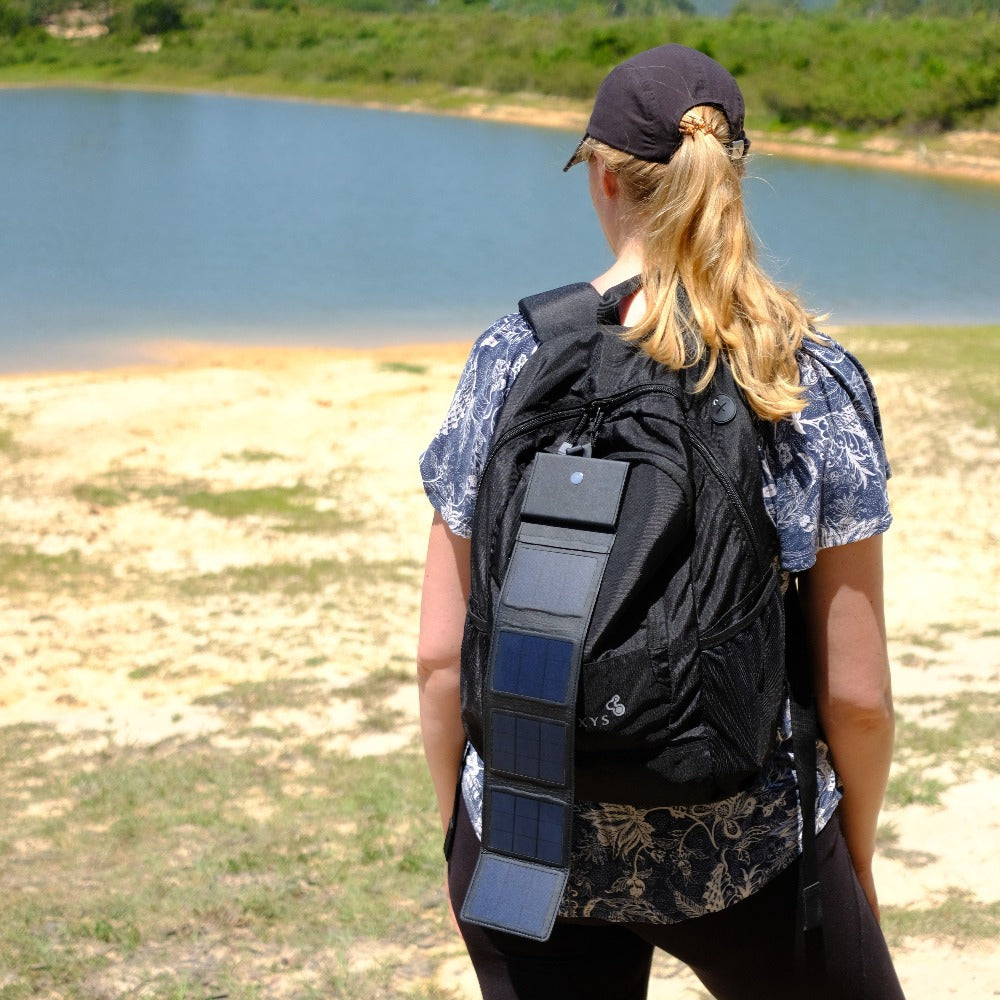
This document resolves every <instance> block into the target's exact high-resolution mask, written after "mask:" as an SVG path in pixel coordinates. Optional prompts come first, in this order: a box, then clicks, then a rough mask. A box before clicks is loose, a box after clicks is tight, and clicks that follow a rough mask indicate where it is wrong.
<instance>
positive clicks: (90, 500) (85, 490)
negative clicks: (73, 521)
mask: <svg viewBox="0 0 1000 1000" xmlns="http://www.w3.org/2000/svg"><path fill="white" fill-rule="evenodd" d="M73 496H74V497H75V498H76V499H77V500H79V501H80V502H81V503H86V504H96V505H97V506H98V507H120V506H121V505H122V504H126V503H128V501H129V497H128V494H127V493H125V492H123V491H122V490H119V489H115V487H113V486H102V485H100V484H98V483H77V485H76V486H74V487H73Z"/></svg>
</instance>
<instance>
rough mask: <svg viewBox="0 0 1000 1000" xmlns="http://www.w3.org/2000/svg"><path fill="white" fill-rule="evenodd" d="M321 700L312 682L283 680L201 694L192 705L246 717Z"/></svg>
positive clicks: (310, 704)
mask: <svg viewBox="0 0 1000 1000" xmlns="http://www.w3.org/2000/svg"><path fill="white" fill-rule="evenodd" d="M322 700H323V696H322V693H321V691H320V689H319V685H318V684H317V683H316V682H315V681H312V680H308V679H303V678H299V677H287V678H283V679H280V680H277V679H276V680H266V681H242V682H240V683H239V684H234V685H232V686H231V687H228V688H226V689H225V691H221V692H218V693H216V694H209V695H201V696H200V697H198V698H195V700H194V701H193V703H192V704H195V705H211V706H213V707H215V708H219V709H222V710H224V711H227V712H235V713H237V714H239V715H243V716H248V715H250V714H251V713H253V712H263V711H266V710H268V709H274V708H308V707H311V706H314V705H317V704H319V703H320V702H321V701H322Z"/></svg>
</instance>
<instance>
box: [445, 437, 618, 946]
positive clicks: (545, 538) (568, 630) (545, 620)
mask: <svg viewBox="0 0 1000 1000" xmlns="http://www.w3.org/2000/svg"><path fill="white" fill-rule="evenodd" d="M627 474H628V465H627V464H626V463H623V462H611V461H605V460H602V459H590V458H580V457H577V456H570V455H556V454H547V453H546V454H540V455H537V456H536V457H535V464H534V467H533V469H532V473H531V479H530V481H529V485H528V490H527V494H526V497H525V501H524V504H523V506H522V509H521V524H520V528H519V531H518V535H517V540H516V542H515V545H514V550H513V553H512V555H511V559H510V562H509V563H508V566H507V572H506V574H505V576H504V580H503V585H502V587H501V591H500V597H499V600H498V604H497V607H496V608H495V609H494V622H495V625H494V629H493V633H492V636H491V650H492V655H491V660H490V666H489V675H488V679H487V685H486V690H485V691H484V697H483V704H484V712H485V720H484V721H485V727H484V728H485V740H486V742H485V747H484V763H485V767H486V772H485V782H484V799H483V844H482V849H481V851H480V856H479V861H478V862H477V865H476V870H475V872H474V873H473V877H472V882H471V884H470V886H469V890H468V893H467V895H466V899H465V902H464V904H463V907H462V918H463V919H464V920H467V921H470V922H472V923H477V924H481V925H483V926H485V927H492V928H497V929H500V930H505V931H509V932H510V933H513V934H520V935H522V936H524V937H529V938H535V939H537V940H542V941H544V940H546V939H547V938H548V936H549V934H550V933H551V931H552V925H553V923H554V921H555V918H556V914H557V913H558V910H559V904H560V902H561V900H562V895H563V892H564V891H565V887H566V880H567V879H568V877H569V855H570V835H571V830H572V809H573V764H572V761H573V736H574V728H575V725H576V694H577V685H578V682H579V670H580V660H581V656H582V650H583V643H584V639H585V637H586V634H587V629H588V627H589V625H590V618H591V615H592V614H593V610H594V604H595V602H596V600H597V594H598V591H599V590H600V586H601V581H602V579H603V576H604V571H605V568H606V566H607V560H608V556H609V554H610V552H611V547H612V545H613V544H614V538H615V535H614V528H615V525H616V523H617V519H618V511H619V507H620V504H621V497H622V494H623V490H624V486H625V479H626V476H627Z"/></svg>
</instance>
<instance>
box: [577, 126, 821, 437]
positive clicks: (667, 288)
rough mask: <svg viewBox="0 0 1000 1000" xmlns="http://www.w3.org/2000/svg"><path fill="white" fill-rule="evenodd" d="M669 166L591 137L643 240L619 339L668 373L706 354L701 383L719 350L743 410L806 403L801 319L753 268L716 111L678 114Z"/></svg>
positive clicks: (771, 416)
mask: <svg viewBox="0 0 1000 1000" xmlns="http://www.w3.org/2000/svg"><path fill="white" fill-rule="evenodd" d="M680 130H681V133H682V135H683V139H682V142H681V145H680V147H679V148H678V150H677V152H676V153H674V155H673V157H672V158H671V160H670V162H669V163H652V162H650V161H647V160H640V159H637V158H636V157H634V156H631V155H630V154H628V153H622V152H620V151H619V150H616V149H613V148H612V147H610V146H607V145H605V144H604V143H602V142H599V141H597V140H596V139H591V138H588V139H586V140H585V143H584V149H582V150H581V154H582V156H581V158H583V159H590V158H591V157H592V156H593V155H597V156H599V157H600V158H601V159H602V160H603V161H604V163H605V165H606V167H607V169H608V170H609V171H611V172H612V173H613V174H615V175H616V177H617V180H618V185H619V189H620V191H621V192H622V194H623V196H624V199H625V203H626V205H627V206H628V212H629V213H630V214H631V216H632V217H631V218H629V219H627V222H628V223H629V224H630V226H631V228H632V229H633V231H634V232H636V233H637V235H638V238H639V240H640V243H641V251H642V258H643V274H642V282H643V290H644V292H645V296H646V313H645V316H644V317H643V318H642V320H640V322H639V323H638V324H637V325H636V326H633V327H630V328H628V329H626V330H625V332H624V334H623V336H624V337H625V338H626V339H628V340H631V341H634V342H635V343H636V344H638V345H639V346H640V347H641V348H642V349H643V350H645V351H646V352H647V353H649V354H650V355H651V356H652V357H653V358H655V359H656V360H657V361H660V362H661V363H663V364H665V365H667V366H668V367H670V368H683V367H687V366H691V365H695V364H697V363H698V362H700V361H701V360H702V359H703V358H705V359H706V369H705V374H704V377H703V378H702V379H701V380H700V381H699V383H698V388H699V389H702V388H704V387H705V386H707V385H708V383H709V381H710V380H711V378H712V374H713V373H714V371H715V367H716V365H717V364H718V361H719V356H720V354H722V353H723V352H724V353H725V356H726V358H727V360H728V361H729V364H730V367H731V369H732V372H733V376H734V378H735V380H736V382H737V383H738V384H739V385H740V387H741V388H742V389H743V392H744V393H745V394H746V399H747V402H748V403H749V405H750V407H751V408H752V409H753V411H754V412H755V413H756V414H757V415H758V416H760V417H762V418H764V419H766V420H780V419H781V418H782V417H786V416H788V415H790V414H792V413H796V412H798V411H799V410H801V409H802V408H803V406H804V403H803V401H802V398H801V396H802V388H801V386H800V384H799V369H798V365H797V363H796V360H795V352H796V350H797V349H798V347H799V346H800V344H801V343H802V341H803V339H804V338H806V337H811V336H813V334H812V333H811V322H812V318H813V317H811V316H809V315H808V314H807V313H806V312H805V310H804V309H803V307H802V306H801V305H800V304H799V303H798V301H797V300H796V299H795V297H794V296H793V295H792V294H790V293H789V292H786V291H784V290H782V289H780V288H778V287H777V286H776V285H775V284H774V282H773V281H771V279H770V278H769V277H768V276H767V275H766V274H765V273H764V272H763V270H762V269H761V268H760V266H759V265H758V263H757V258H756V253H755V251H754V244H753V237H752V234H751V231H750V226H749V223H748V222H747V218H746V214H745V212H744V208H743V192H742V184H741V182H742V178H743V173H744V165H743V160H742V159H738V158H737V159H733V158H731V156H730V150H729V148H728V144H729V142H730V139H731V136H730V132H729V125H728V123H727V121H726V116H725V115H724V114H723V113H722V112H721V111H720V110H719V109H718V108H714V107H709V106H702V107H696V108H692V109H691V110H690V111H688V112H687V114H685V115H684V117H683V118H682V119H681V128H680Z"/></svg>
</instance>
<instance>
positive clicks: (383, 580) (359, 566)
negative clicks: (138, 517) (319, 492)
mask: <svg viewBox="0 0 1000 1000" xmlns="http://www.w3.org/2000/svg"><path fill="white" fill-rule="evenodd" d="M421 568H422V567H420V566H419V565H418V564H416V563H413V562H409V561H398V562H378V561H370V562H366V561H362V560H354V561H351V562H346V561H341V560H339V559H314V560H312V561H311V562H307V563H293V562H274V563H260V564H257V565H253V566H238V567H233V568H231V569H226V570H222V571H220V572H218V573H205V574H203V575H201V576H192V577H188V578H186V579H183V580H181V581H179V583H178V587H179V590H180V592H181V593H182V594H183V595H184V596H186V597H202V596H206V595H210V594H264V593H280V594H284V595H286V596H288V597H294V596H297V595H301V594H318V593H320V592H322V591H323V590H325V589H326V588H328V587H331V586H334V585H338V584H345V583H350V584H351V587H352V589H356V588H364V587H370V586H380V585H384V584H390V583H400V582H412V581H413V580H415V579H416V578H417V574H418V573H419V572H420V569H421Z"/></svg>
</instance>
